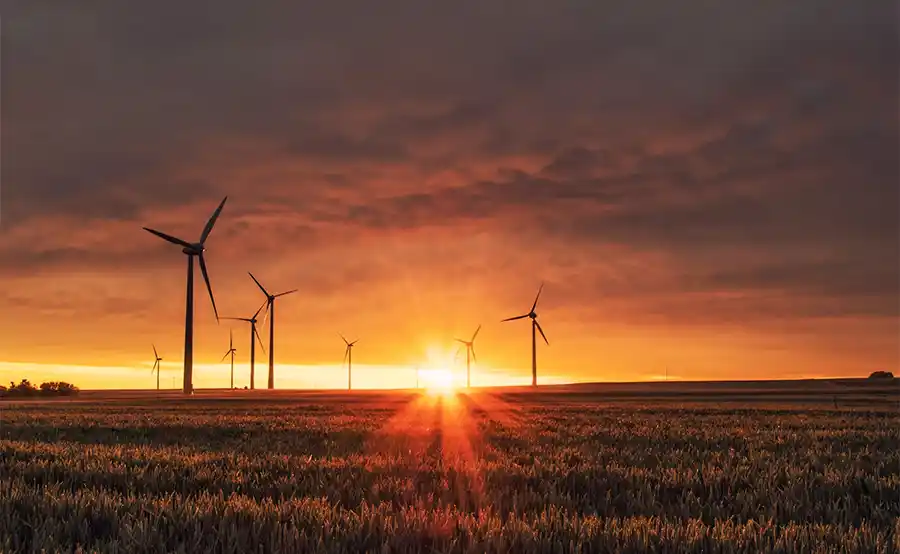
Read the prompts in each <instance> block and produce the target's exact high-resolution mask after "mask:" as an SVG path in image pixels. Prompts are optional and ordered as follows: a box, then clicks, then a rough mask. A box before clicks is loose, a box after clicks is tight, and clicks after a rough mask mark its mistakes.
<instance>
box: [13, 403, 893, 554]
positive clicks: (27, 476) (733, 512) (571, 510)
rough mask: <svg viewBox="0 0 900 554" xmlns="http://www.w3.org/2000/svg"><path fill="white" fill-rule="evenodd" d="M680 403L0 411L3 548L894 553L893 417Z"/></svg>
mask: <svg viewBox="0 0 900 554" xmlns="http://www.w3.org/2000/svg"><path fill="white" fill-rule="evenodd" d="M687 400H689V399H686V398H680V400H679V402H680V403H681V404H682V405H676V404H675V403H674V402H673V401H671V400H668V401H666V402H644V401H642V402H641V403H634V402H624V401H617V402H614V403H608V402H607V403H604V402H602V401H601V397H599V396H598V394H597V393H592V394H580V395H567V394H566V393H565V392H555V393H553V394H552V395H550V396H538V395H527V394H522V395H490V394H487V393H476V394H473V395H472V396H471V397H468V396H460V397H458V398H455V399H454V398H439V397H429V396H419V395H414V394H408V393H382V394H375V393H370V394H358V395H352V396H350V395H340V394H332V395H324V394H319V395H312V394H307V395H304V394H296V395H290V394H281V395H263V394H256V395H242V396H240V399H239V400H223V399H222V398H215V397H213V396H209V397H207V398H203V397H202V396H201V397H199V398H195V399H191V400H188V401H185V400H181V399H178V398H175V397H172V398H168V399H163V400H154V399H153V398H149V397H146V396H144V397H143V398H141V397H137V398H128V399H123V398H120V399H118V400H116V401H109V399H107V400H103V399H102V397H95V398H88V399H87V400H85V401H81V402H57V403H49V404H43V405H41V404H33V403H32V404H28V403H23V404H18V405H11V406H4V407H2V408H0V409H2V414H0V452H2V459H0V476H2V479H0V551H3V552H40V551H42V550H43V551H47V552H57V551H73V550H76V549H78V548H81V549H83V550H84V551H101V552H191V553H193V552H275V551H293V552H301V551H321V552H366V551H370V552H388V551H390V552H433V551H439V552H573V551H579V552H658V551H668V552H760V551H773V552H897V550H898V542H897V541H898V537H900V452H898V446H900V419H898V416H897V412H896V408H895V409H894V411H893V412H891V411H890V410H889V409H886V408H884V407H879V408H877V409H876V408H865V407H854V408H852V409H843V408H842V409H838V410H835V409H833V407H830V406H828V405H827V404H826V405H813V406H810V405H804V406H801V407H796V406H783V407H772V406H768V407H759V406H757V407H754V408H739V407H735V406H725V405H722V404H720V403H718V401H717V403H709V402H707V403H699V404H698V403H687ZM719 400H721V399H719Z"/></svg>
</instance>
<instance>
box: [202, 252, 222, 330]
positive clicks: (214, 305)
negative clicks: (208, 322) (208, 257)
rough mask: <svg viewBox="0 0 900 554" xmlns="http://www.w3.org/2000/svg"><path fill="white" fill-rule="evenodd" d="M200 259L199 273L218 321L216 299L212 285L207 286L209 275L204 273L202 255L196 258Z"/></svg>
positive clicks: (204, 262) (204, 264)
mask: <svg viewBox="0 0 900 554" xmlns="http://www.w3.org/2000/svg"><path fill="white" fill-rule="evenodd" d="M197 257H198V258H200V272H201V273H203V280H204V281H206V290H207V291H208V292H209V301H210V302H212V307H213V312H215V314H216V321H219V310H218V309H217V308H216V299H215V297H214V296H213V291H212V285H210V284H209V273H207V271H206V261H205V260H204V259H203V254H200V255H199V256H197Z"/></svg>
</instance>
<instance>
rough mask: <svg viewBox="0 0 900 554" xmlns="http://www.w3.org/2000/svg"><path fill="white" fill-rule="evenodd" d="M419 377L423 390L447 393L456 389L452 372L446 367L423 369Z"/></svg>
mask: <svg viewBox="0 0 900 554" xmlns="http://www.w3.org/2000/svg"><path fill="white" fill-rule="evenodd" d="M420 379H421V380H422V385H423V386H424V387H425V390H427V391H428V392H430V393H433V394H448V393H451V392H453V391H454V390H455V389H456V383H455V380H454V379H453V373H451V372H450V371H448V370H446V369H423V370H422V371H421V373H420Z"/></svg>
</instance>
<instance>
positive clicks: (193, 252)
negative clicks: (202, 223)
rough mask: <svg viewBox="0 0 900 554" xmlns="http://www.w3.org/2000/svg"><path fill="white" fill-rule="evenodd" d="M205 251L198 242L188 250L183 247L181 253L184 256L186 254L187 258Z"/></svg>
mask: <svg viewBox="0 0 900 554" xmlns="http://www.w3.org/2000/svg"><path fill="white" fill-rule="evenodd" d="M205 250H206V248H205V247H204V246H203V245H202V244H200V243H199V242H195V243H194V244H192V245H191V247H190V248H188V247H187V246H185V247H184V248H183V249H182V250H181V251H182V252H184V253H185V254H187V255H188V256H199V255H200V254H202V253H203V252H204V251H205Z"/></svg>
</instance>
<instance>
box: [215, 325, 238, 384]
mask: <svg viewBox="0 0 900 554" xmlns="http://www.w3.org/2000/svg"><path fill="white" fill-rule="evenodd" d="M235 352H237V350H235V349H234V332H233V331H231V329H229V330H228V352H226V353H225V355H224V356H222V360H221V361H220V362H219V363H222V362H224V361H225V358H227V357H228V355H229V354H230V355H231V390H234V353H235Z"/></svg>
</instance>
